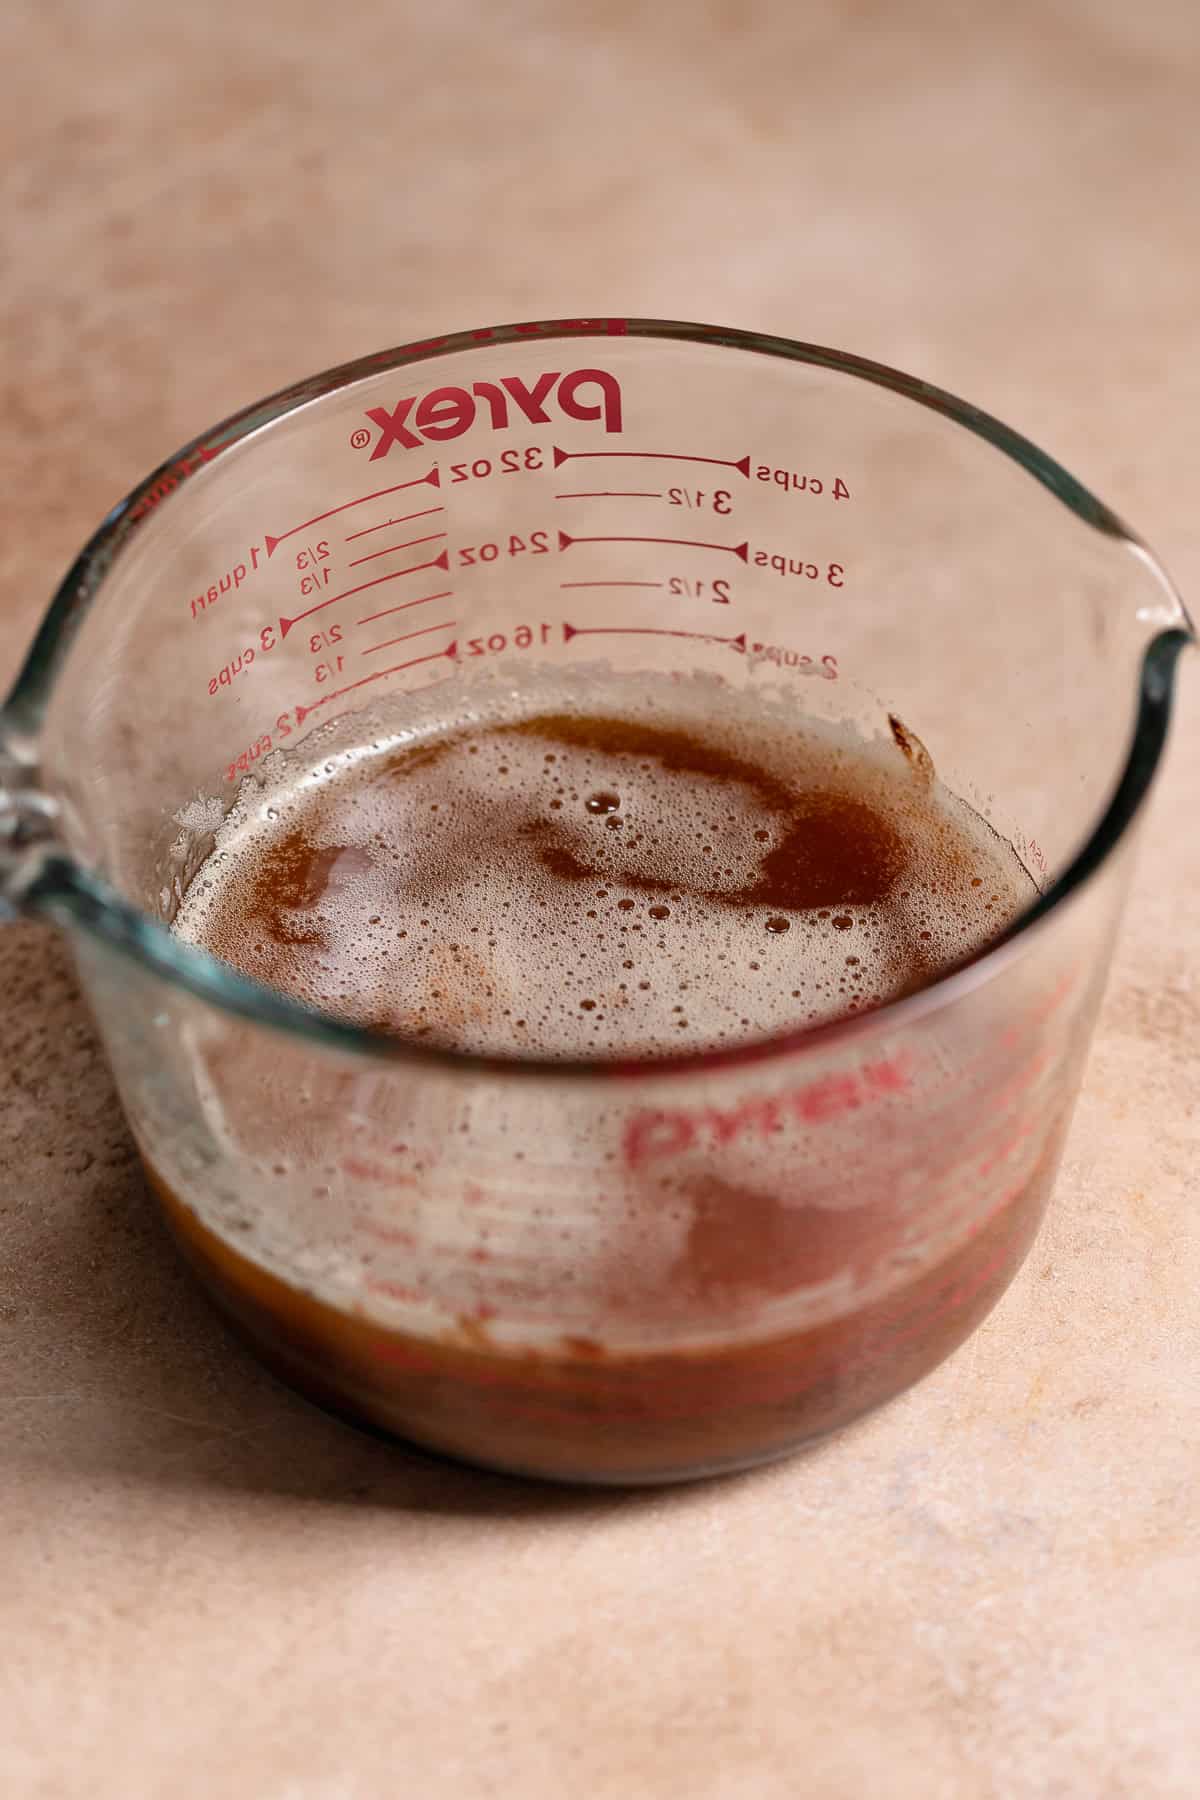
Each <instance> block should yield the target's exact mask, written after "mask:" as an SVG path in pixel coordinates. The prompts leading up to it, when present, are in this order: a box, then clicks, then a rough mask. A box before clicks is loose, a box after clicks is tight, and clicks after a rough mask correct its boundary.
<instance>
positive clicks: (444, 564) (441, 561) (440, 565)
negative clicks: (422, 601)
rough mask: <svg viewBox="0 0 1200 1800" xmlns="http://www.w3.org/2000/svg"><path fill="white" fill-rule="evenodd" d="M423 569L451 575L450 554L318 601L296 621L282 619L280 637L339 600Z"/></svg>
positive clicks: (443, 554)
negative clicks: (436, 570)
mask: <svg viewBox="0 0 1200 1800" xmlns="http://www.w3.org/2000/svg"><path fill="white" fill-rule="evenodd" d="M422 569H443V570H445V571H446V572H447V573H449V570H450V552H449V551H448V550H443V551H442V554H441V555H440V556H435V557H434V559H433V561H432V562H423V563H416V564H415V565H414V566H413V567H412V568H411V569H393V570H392V573H391V574H390V575H377V576H376V577H375V579H374V581H360V582H359V584H358V586H357V587H352V588H344V589H343V590H342V592H341V593H340V594H330V596H329V598H328V600H318V601H317V604H316V605H315V606H310V607H309V608H308V610H307V612H302V613H297V614H296V616H295V618H294V619H280V621H279V635H280V637H281V638H285V637H286V636H287V634H288V632H289V631H290V630H291V629H292V626H293V625H298V624H299V623H300V621H301V619H311V618H312V616H313V614H314V613H319V612H323V611H324V609H325V608H326V607H327V606H336V605H337V603H338V601H339V600H348V599H349V598H350V596H351V594H361V593H363V592H364V590H365V589H367V588H373V587H382V585H383V583H384V582H385V581H399V579H400V577H401V576H402V575H416V574H419V573H420V571H421V570H422Z"/></svg>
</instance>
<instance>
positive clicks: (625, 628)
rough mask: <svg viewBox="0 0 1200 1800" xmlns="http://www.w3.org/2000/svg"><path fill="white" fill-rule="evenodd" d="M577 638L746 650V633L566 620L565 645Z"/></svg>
mask: <svg viewBox="0 0 1200 1800" xmlns="http://www.w3.org/2000/svg"><path fill="white" fill-rule="evenodd" d="M576 637H669V638H698V639H699V640H700V642H701V643H703V644H728V645H729V647H730V649H731V650H738V651H740V652H741V653H742V654H743V655H744V654H745V650H746V634H745V632H744V631H739V632H738V634H737V636H736V637H718V636H717V634H716V633H715V632H712V631H673V630H669V629H668V628H667V627H666V626H662V625H568V624H567V621H566V620H565V619H564V620H563V643H564V644H569V643H570V641H571V639H572V638H576Z"/></svg>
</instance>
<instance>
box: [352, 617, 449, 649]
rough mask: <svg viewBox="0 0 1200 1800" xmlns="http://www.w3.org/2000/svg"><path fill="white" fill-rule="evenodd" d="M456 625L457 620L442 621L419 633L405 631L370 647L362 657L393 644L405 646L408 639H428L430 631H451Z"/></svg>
mask: <svg viewBox="0 0 1200 1800" xmlns="http://www.w3.org/2000/svg"><path fill="white" fill-rule="evenodd" d="M457 624H458V620H457V619H443V620H442V623H441V624H440V625H425V626H422V628H421V630H420V631H405V632H403V633H402V634H401V635H400V636H399V637H394V638H388V639H387V640H386V642H384V643H382V644H372V645H370V647H369V648H368V649H366V650H364V651H363V652H362V655H363V656H374V655H375V652H376V651H377V650H390V649H392V647H393V645H395V644H407V643H408V641H409V639H410V638H419V637H428V636H429V633H430V632H431V631H453V629H454V627H455V626H456V625H457Z"/></svg>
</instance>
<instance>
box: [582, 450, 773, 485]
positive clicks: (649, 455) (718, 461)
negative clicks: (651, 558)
mask: <svg viewBox="0 0 1200 1800" xmlns="http://www.w3.org/2000/svg"><path fill="white" fill-rule="evenodd" d="M550 448H551V452H552V454H553V457H554V466H555V468H556V469H561V468H562V465H563V464H564V463H565V462H573V461H575V460H576V459H578V458H579V457H581V456H636V457H641V458H643V459H644V460H646V461H647V462H698V463H712V464H714V466H715V467H717V468H719V469H738V470H740V472H741V473H742V474H743V475H744V476H745V477H746V480H747V481H749V479H750V457H749V453H747V454H746V455H745V456H739V457H738V458H737V459H736V461H734V460H731V459H730V458H729V457H727V456H691V455H689V453H688V452H687V451H686V450H560V449H559V447H558V445H557V444H552V445H551V447H550Z"/></svg>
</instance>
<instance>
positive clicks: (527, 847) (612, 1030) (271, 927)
mask: <svg viewBox="0 0 1200 1800" xmlns="http://www.w3.org/2000/svg"><path fill="white" fill-rule="evenodd" d="M468 698H469V710H468V707H467V705H466V704H465V703H464V702H463V701H462V700H461V699H460V710H459V711H458V712H457V713H456V714H450V716H448V714H449V710H450V709H449V706H448V703H447V700H446V696H445V691H444V690H439V689H434V690H432V691H431V692H430V693H429V695H428V696H426V697H425V699H424V700H422V697H421V696H416V697H413V696H405V697H404V701H403V706H404V712H403V731H402V734H401V733H400V732H392V733H391V734H390V735H388V734H380V733H379V732H378V731H377V732H376V734H375V737H374V741H373V742H372V743H371V744H370V745H369V746H358V747H356V748H354V749H351V750H348V751H341V752H339V753H338V754H336V755H334V756H333V757H331V758H330V759H328V760H326V761H325V762H323V763H322V764H320V765H319V766H318V767H317V768H316V769H308V768H301V769H300V770H285V771H284V773H283V774H282V775H281V776H280V777H279V778H278V780H277V783H276V784H275V785H273V786H272V787H270V788H267V789H266V790H259V791H257V792H255V793H254V794H253V796H252V797H251V798H250V799H248V800H243V801H240V802H239V804H238V806H237V807H235V809H234V811H233V813H232V814H231V815H230V818H229V819H228V820H227V821H226V824H225V825H224V827H223V828H222V830H221V832H220V833H219V835H218V841H217V849H216V851H215V852H214V854H213V855H212V856H211V857H210V858H209V859H208V861H207V862H206V863H205V864H204V866H203V867H202V868H201V869H200V871H199V873H198V875H197V876H196V877H195V879H194V880H193V881H192V883H191V885H190V887H189V889H188V891H187V893H186V895H185V896H184V900H183V903H182V906H181V908H180V911H179V914H178V917H177V919H176V921H175V927H174V928H175V930H176V931H177V932H178V933H179V935H180V936H181V937H184V938H186V939H188V940H189V941H191V942H194V943H198V944H202V945H203V946H205V947H206V948H207V949H209V950H211V951H213V952H215V953H216V954H217V955H218V956H220V957H222V958H224V959H225V960H227V961H228V962H230V963H233V964H235V965H237V966H238V967H239V968H242V969H244V970H246V971H247V972H248V973H250V974H252V975H255V976H257V977H258V978H259V979H260V980H263V981H265V982H267V983H269V984H271V985H272V986H274V987H277V988H280V989H282V990H284V991H286V992H287V993H290V994H293V995H295V996H297V997H299V998H302V999H304V1000H307V1001H309V1002H311V1003H312V1004H314V1005H317V1006H321V1007H324V1008H326V1009H328V1010H330V1011H333V1012H335V1013H338V1014H340V1015H341V1016H343V1017H345V1018H348V1019H351V1020H354V1021H356V1022H359V1023H362V1024H364V1025H368V1026H370V1027H372V1028H374V1029H376V1030H380V1031H385V1032H387V1033H389V1034H392V1035H396V1036H399V1037H402V1038H407V1039H411V1040H413V1041H414V1042H417V1043H420V1044H425V1045H430V1046H433V1045H437V1046H440V1047H444V1048H453V1049H457V1050H466V1051H475V1052H482V1053H488V1054H494V1055H505V1056H513V1055H517V1056H529V1057H542V1058H556V1059H564V1058H596V1059H605V1058H613V1057H618V1056H622V1057H624V1056H630V1055H646V1056H655V1055H658V1056H661V1055H667V1054H671V1053H677V1052H679V1051H680V1050H686V1049H692V1050H695V1049H700V1048H711V1047H716V1048H725V1047H730V1046H733V1045H735V1044H737V1043H738V1042H742V1041H747V1040H751V1039H754V1038H758V1037H761V1036H763V1035H764V1034H767V1033H771V1032H775V1031H779V1030H784V1029H788V1028H793V1029H794V1028H797V1027H802V1026H808V1025H815V1024H818V1023H822V1022H825V1021H827V1020H830V1019H835V1018H838V1017H842V1016H845V1015H846V1014H852V1013H855V1012H858V1011H862V1010H864V1009H866V1008H870V1007H872V1006H876V1005H878V1004H880V1003H882V1002H883V1001H885V1000H888V999H890V998H893V997H894V996H896V995H898V994H901V993H904V992H908V991H911V990H912V989H913V988H915V987H919V986H922V985H924V984H925V983H926V982H928V981H929V980H931V979H932V978H934V977H935V976H936V975H937V974H938V973H939V972H940V971H941V970H942V969H944V968H946V967H947V966H948V965H950V964H953V963H956V962H958V961H960V960H961V959H962V958H963V957H965V956H968V955H970V954H971V953H972V952H974V951H976V950H978V949H979V948H980V947H981V946H982V945H983V944H985V943H986V942H987V941H988V940H989V939H990V938H992V937H993V936H995V935H996V933H997V932H998V931H999V930H1000V929H1002V928H1003V926H1004V925H1006V924H1007V923H1008V922H1009V921H1010V920H1011V919H1012V917H1013V916H1014V915H1015V914H1016V912H1017V911H1018V910H1019V909H1020V908H1021V907H1022V906H1024V905H1027V904H1028V903H1029V902H1030V901H1031V900H1032V899H1033V898H1034V897H1035V894H1036V889H1035V888H1034V886H1033V883H1032V881H1031V879H1030V878H1029V876H1028V874H1027V873H1026V871H1025V869H1024V868H1023V866H1022V865H1021V864H1020V862H1019V861H1018V859H1017V857H1016V855H1015V852H1013V850H1012V849H1011V847H1010V846H1009V845H1007V844H1006V843H1004V842H1003V841H1002V840H1001V839H999V838H998V837H997V836H996V835H995V833H994V832H993V831H992V830H991V828H990V827H989V826H988V825H987V824H986V823H985V822H984V821H983V820H982V819H980V818H979V816H978V815H977V814H976V813H974V812H973V811H972V809H971V808H970V807H968V806H967V805H966V804H965V803H964V802H963V801H961V800H959V799H958V798H957V797H956V796H954V795H953V794H951V793H949V792H948V791H947V790H946V789H945V788H944V787H942V786H941V784H940V783H939V782H938V781H937V780H936V778H935V776H934V775H933V772H932V770H931V768H930V767H929V765H928V760H927V759H926V758H924V757H923V755H922V754H920V752H919V746H917V747H916V748H915V750H914V745H913V742H912V741H911V740H908V742H907V747H906V745H905V743H904V741H902V740H903V739H904V736H905V734H903V733H902V732H900V731H899V730H898V735H897V738H896V740H895V741H891V740H886V741H879V742H875V743H866V742H864V741H863V740H862V739H861V738H860V737H859V736H858V735H857V733H856V732H855V731H854V730H853V729H851V728H850V727H834V726H830V725H828V724H824V723H821V722H818V721H814V720H809V719H805V718H803V717H802V716H795V715H793V714H785V713H782V712H777V711H772V710H769V709H765V708H764V707H763V704H762V702H761V701H760V700H759V699H758V698H757V697H754V696H750V695H742V694H739V693H738V692H736V691H735V690H733V689H732V688H726V687H724V686H723V685H721V684H715V683H713V682H711V681H706V680H700V679H696V680H691V681H689V680H687V679H677V680H671V679H669V678H661V677H655V678H638V677H629V676H625V677H621V678H616V677H605V676H593V677H587V678H583V677H579V676H576V677H575V678H573V679H568V678H565V677H558V678H556V679H553V680H550V679H546V678H543V679H542V680H541V681H540V682H537V683H530V684H528V685H527V686H524V687H523V688H522V690H521V692H520V693H519V694H514V692H513V691H512V690H511V689H508V688H501V687H498V688H497V689H496V690H495V692H494V694H492V695H491V696H490V697H489V696H488V695H487V693H486V690H483V691H481V690H470V691H469V695H468Z"/></svg>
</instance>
